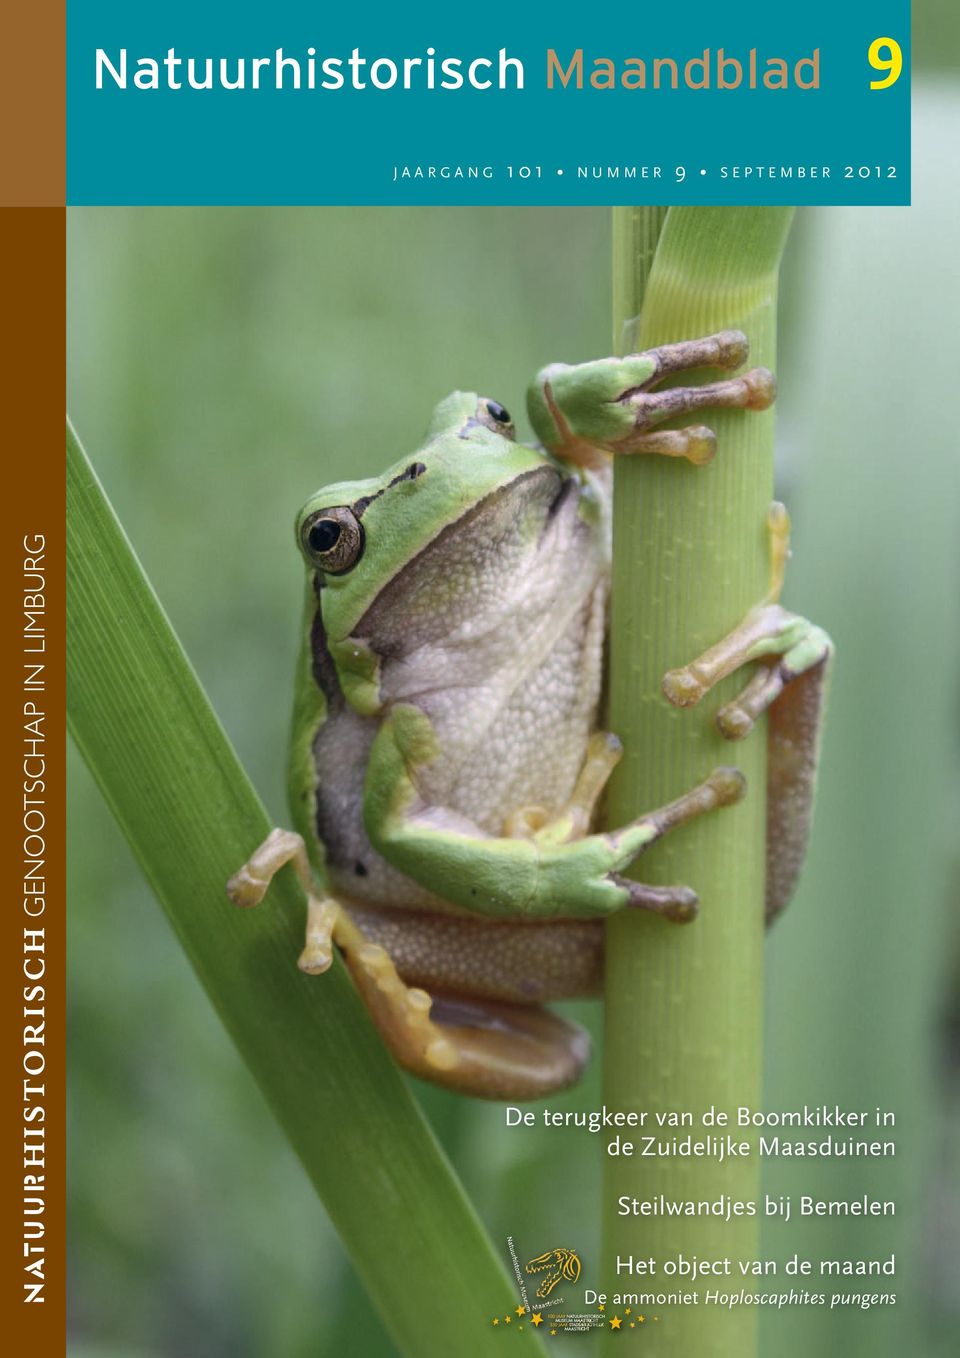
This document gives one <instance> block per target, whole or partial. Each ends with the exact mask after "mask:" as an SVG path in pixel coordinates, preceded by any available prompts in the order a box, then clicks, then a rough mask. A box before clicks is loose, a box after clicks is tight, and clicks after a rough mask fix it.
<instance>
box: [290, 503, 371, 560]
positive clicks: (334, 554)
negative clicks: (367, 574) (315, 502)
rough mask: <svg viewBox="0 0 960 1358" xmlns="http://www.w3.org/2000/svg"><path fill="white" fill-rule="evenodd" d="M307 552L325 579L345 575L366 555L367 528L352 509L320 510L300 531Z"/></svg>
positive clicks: (305, 521)
mask: <svg viewBox="0 0 960 1358" xmlns="http://www.w3.org/2000/svg"><path fill="white" fill-rule="evenodd" d="M300 541H301V542H302V544H303V550H304V551H305V552H306V554H307V556H308V557H309V558H310V560H311V561H312V562H313V564H314V565H315V566H318V567H319V568H320V570H322V571H323V572H324V574H325V575H343V574H344V572H345V571H348V570H350V568H351V567H352V566H355V565H356V564H357V562H358V561H359V560H360V557H361V556H362V555H363V528H362V527H361V524H360V521H359V519H358V518H357V516H356V515H355V514H354V512H353V510H352V509H348V508H347V506H346V505H335V506H334V507H333V508H332V509H319V510H317V512H316V513H315V514H311V515H310V517H309V518H308V519H305V520H304V522H303V527H302V528H301V529H300Z"/></svg>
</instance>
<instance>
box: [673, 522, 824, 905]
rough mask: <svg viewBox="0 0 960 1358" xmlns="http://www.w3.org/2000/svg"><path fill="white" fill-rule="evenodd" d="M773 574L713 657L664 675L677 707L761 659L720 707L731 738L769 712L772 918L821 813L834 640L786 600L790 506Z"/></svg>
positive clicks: (776, 532)
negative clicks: (820, 772) (823, 736)
mask: <svg viewBox="0 0 960 1358" xmlns="http://www.w3.org/2000/svg"><path fill="white" fill-rule="evenodd" d="M769 526H770V539H771V579H770V589H769V591H768V593H767V595H766V596H765V597H764V599H763V600H761V602H760V603H759V604H757V605H756V607H754V608H752V609H751V610H750V612H749V613H748V614H747V615H746V617H745V618H744V619H743V620H742V621H741V622H740V624H739V625H738V626H737V627H735V628H734V630H733V631H732V632H730V633H729V634H728V635H727V636H725V637H724V638H723V640H722V641H719V642H718V643H717V644H716V645H715V646H712V647H711V648H710V649H709V650H708V651H705V652H704V653H703V655H701V656H698V657H697V659H696V660H694V661H692V662H691V663H690V664H688V665H684V666H682V667H681V668H680V669H676V670H671V671H669V673H668V674H666V675H665V676H664V680H663V691H664V693H665V695H666V697H667V698H668V699H669V700H670V702H672V703H673V704H674V705H675V706H677V707H689V706H692V705H693V704H695V703H698V702H699V701H700V699H701V698H702V697H703V696H704V695H705V694H706V693H708V692H709V691H710V689H711V688H713V686H714V685H715V684H716V683H718V682H719V681H720V680H721V679H723V678H725V677H726V676H727V675H728V674H732V673H733V672H734V671H735V670H737V669H739V668H740V667H741V666H742V665H745V664H747V663H748V662H751V661H757V662H758V665H757V669H756V672H755V673H754V674H753V675H752V677H751V678H750V681H749V682H748V683H747V685H746V687H745V688H744V689H743V690H742V691H741V692H740V694H739V695H738V696H737V697H736V698H734V699H733V700H732V701H731V702H728V703H726V704H725V705H724V706H723V707H722V708H721V709H720V711H719V712H718V713H717V718H716V721H717V726H718V728H719V730H720V732H721V734H722V735H724V736H726V737H727V739H728V740H742V739H743V738H744V737H745V736H747V735H749V734H750V732H751V731H752V730H753V727H754V725H755V723H756V721H757V719H758V718H759V717H760V716H761V715H762V714H763V713H764V712H767V713H768V714H769V715H768V727H767V743H768V775H767V919H768V920H771V919H773V918H774V917H775V916H776V915H777V914H778V913H779V912H780V911H781V910H782V909H783V907H784V906H785V905H786V904H787V903H788V901H789V900H790V897H791V896H792V894H793V890H794V887H795V885H796V881H797V878H798V877H799V875H800V869H801V866H802V864H803V858H804V854H805V852H806V846H807V840H808V838H809V833H810V823H811V819H812V814H813V800H814V792H815V787H816V772H817V761H818V756H819V745H820V733H821V729H822V724H823V714H824V707H825V701H826V688H827V678H828V674H829V668H830V659H831V656H832V655H833V643H832V642H831V640H830V638H829V636H828V635H827V634H826V632H824V631H823V629H822V628H820V627H816V626H815V625H814V624H813V623H810V622H808V621H807V619H806V618H801V617H798V616H797V615H796V614H794V613H788V612H787V610H786V609H784V608H782V607H781V606H780V604H779V602H778V601H779V597H780V590H781V587H782V584H783V575H784V568H785V563H786V559H787V556H788V555H789V536H790V521H789V518H788V516H787V512H786V510H785V509H784V507H783V505H781V504H774V505H773V506H772V507H771V511H770V519H769Z"/></svg>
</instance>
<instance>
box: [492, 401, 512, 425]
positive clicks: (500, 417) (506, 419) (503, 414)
mask: <svg viewBox="0 0 960 1358" xmlns="http://www.w3.org/2000/svg"><path fill="white" fill-rule="evenodd" d="M487 410H489V412H490V414H491V415H492V416H493V418H494V419H495V420H496V422H497V424H509V423H510V412H509V411H508V410H504V408H503V406H502V405H498V404H497V402H496V401H488V402H487Z"/></svg>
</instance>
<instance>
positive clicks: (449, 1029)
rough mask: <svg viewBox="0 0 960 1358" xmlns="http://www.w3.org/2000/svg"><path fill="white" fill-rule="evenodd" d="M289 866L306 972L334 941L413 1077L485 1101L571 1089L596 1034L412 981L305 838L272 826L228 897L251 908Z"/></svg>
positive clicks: (323, 966)
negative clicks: (325, 874)
mask: <svg viewBox="0 0 960 1358" xmlns="http://www.w3.org/2000/svg"><path fill="white" fill-rule="evenodd" d="M288 863H289V864H291V865H292V866H293V868H294V870H295V872H296V874H297V876H298V878H299V879H300V883H301V885H302V886H303V889H304V891H305V893H306V896H307V928H306V942H305V946H304V949H303V952H302V953H301V954H300V960H299V962H298V965H299V967H300V969H301V971H306V972H310V973H318V972H323V971H326V970H327V969H328V968H329V967H330V965H331V963H332V961H333V946H334V944H336V946H337V948H338V949H339V950H340V952H341V953H342V954H343V958H344V961H345V962H346V964H347V967H348V969H349V971H350V974H351V976H352V977H353V980H354V983H355V984H356V986H357V989H358V990H359V991H360V994H361V995H362V996H363V999H364V1002H365V1004H366V1006H367V1008H368V1009H369V1011H370V1014H371V1016H372V1018H373V1020H374V1022H375V1023H376V1025H377V1028H378V1029H379V1031H380V1035H381V1036H382V1038H383V1039H384V1041H385V1042H386V1044H387V1046H388V1047H389V1048H390V1050H391V1051H392V1052H393V1055H394V1057H395V1058H396V1059H397V1061H399V1063H400V1065H402V1066H403V1067H404V1068H405V1069H406V1070H409V1071H410V1072H411V1074H413V1075H418V1076H420V1078H421V1079H424V1080H432V1081H434V1082H435V1083H437V1084H442V1085H444V1086H445V1087H446V1088H448V1089H456V1090H459V1091H460V1092H461V1093H463V1094H472V1095H473V1096H474V1097H476V1098H487V1099H533V1098H539V1097H542V1096H543V1095H545V1094H549V1093H551V1092H552V1091H554V1090H557V1089H565V1088H566V1087H567V1085H570V1084H573V1083H574V1082H575V1081H576V1080H577V1079H578V1078H579V1076H580V1074H581V1072H582V1071H583V1068H584V1066H585V1065H586V1063H587V1060H588V1058H589V1055H590V1039H589V1038H588V1036H587V1034H586V1033H585V1032H584V1031H583V1029H582V1028H579V1027H578V1026H577V1025H576V1024H572V1023H567V1022H566V1021H565V1020H564V1019H561V1018H559V1017H557V1015H555V1014H552V1013H551V1012H550V1011H549V1010H548V1009H545V1008H542V1007H541V1006H539V1005H527V1004H511V1003H509V1002H507V1001H502V1000H491V999H483V1000H474V999H467V998H462V997H460V996H456V995H453V994H438V995H436V996H433V997H432V996H430V995H429V994H428V993H427V992H426V990H423V989H421V988H420V987H418V986H408V985H407V984H406V983H405V982H404V980H403V979H402V977H401V976H400V974H399V972H398V971H397V968H396V966H395V965H394V962H393V959H392V958H391V956H390V954H389V952H388V951H387V949H386V948H384V947H381V946H380V944H378V943H372V942H370V940H369V939H368V938H367V937H366V935H365V934H364V933H363V931H362V929H360V928H359V927H358V925H357V924H356V923H355V921H354V920H353V919H352V918H351V916H350V913H349V911H348V910H347V909H346V908H345V907H344V906H343V905H342V904H341V903H340V902H339V901H337V900H335V899H334V897H332V896H329V895H319V894H318V893H317V889H316V885H315V883H314V878H313V873H312V871H311V868H310V862H309V859H308V857H307V851H306V846H305V845H304V842H303V839H302V837H301V836H300V835H298V834H295V833H294V832H293V831H291V830H281V829H276V830H273V831H272V832H271V833H270V835H268V837H267V838H266V839H265V840H264V842H263V844H261V845H260V847H259V848H258V849H257V850H256V851H255V853H254V854H253V855H252V857H251V858H250V860H249V861H248V862H247V863H246V864H245V865H244V866H243V867H242V868H241V869H240V871H239V872H238V873H236V874H235V875H234V876H233V877H232V878H231V879H230V881H229V883H228V884H227V892H228V894H229V896H230V899H231V900H232V901H233V902H234V903H235V904H236V905H239V906H242V907H244V908H249V907H250V906H254V905H258V904H259V903H260V901H262V900H263V897H264V895H265V894H266V891H267V888H268V887H269V885H270V883H271V881H272V880H273V878H274V876H275V875H276V874H277V873H278V872H279V871H280V869H281V868H283V867H285V866H286V865H287V864H288Z"/></svg>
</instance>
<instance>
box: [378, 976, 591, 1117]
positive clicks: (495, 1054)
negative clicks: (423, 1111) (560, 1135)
mask: <svg viewBox="0 0 960 1358" xmlns="http://www.w3.org/2000/svg"><path fill="white" fill-rule="evenodd" d="M430 1018H431V1020H432V1022H433V1024H434V1025H436V1028H437V1029H438V1030H439V1032H440V1033H441V1034H442V1037H440V1038H439V1039H438V1042H443V1043H445V1044H447V1046H448V1047H449V1048H450V1049H452V1051H453V1052H454V1053H455V1055H456V1061H455V1062H454V1063H451V1064H445V1065H443V1066H441V1065H440V1064H439V1063H438V1062H436V1061H434V1060H433V1059H432V1057H433V1055H434V1053H432V1051H431V1048H429V1047H428V1048H427V1050H426V1052H425V1054H424V1056H423V1057H422V1058H414V1059H413V1060H410V1059H409V1053H405V1054H404V1055H402V1056H401V1057H400V1059H401V1061H402V1063H403V1064H404V1065H405V1066H406V1067H407V1069H408V1070H409V1071H411V1073H412V1074H414V1075H419V1076H420V1078H421V1079H425V1080H435V1081H437V1082H438V1083H440V1084H442V1085H444V1086H445V1087H446V1088H448V1089H456V1090H457V1091H458V1092H460V1093H461V1094H470V1095H472V1096H473V1097H474V1098H480V1099H517V1100H521V1099H539V1098H543V1097H544V1096H545V1095H547V1094H550V1093H553V1092H554V1091H555V1090H558V1089H566V1088H567V1086H568V1085H571V1084H573V1083H574V1082H575V1081H576V1080H578V1079H579V1078H580V1075H581V1073H582V1072H583V1069H584V1067H585V1066H586V1064H587V1061H588V1060H589V1057H590V1038H589V1036H588V1035H587V1034H586V1033H585V1032H584V1030H583V1029H582V1028H580V1027H578V1026H577V1025H576V1024H574V1023H568V1022H567V1021H566V1020H565V1019H562V1018H560V1017H558V1015H556V1014H553V1013H551V1012H550V1010H548V1009H544V1008H541V1007H539V1006H537V1005H525V1004H507V1003H503V1002H500V1001H495V1000H487V999H484V1000H477V999H472V998H465V997H463V996H459V995H435V996H434V997H433V1007H432V1009H431V1010H430ZM448 1055H449V1053H444V1057H445V1058H446V1057H447V1056H448Z"/></svg>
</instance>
